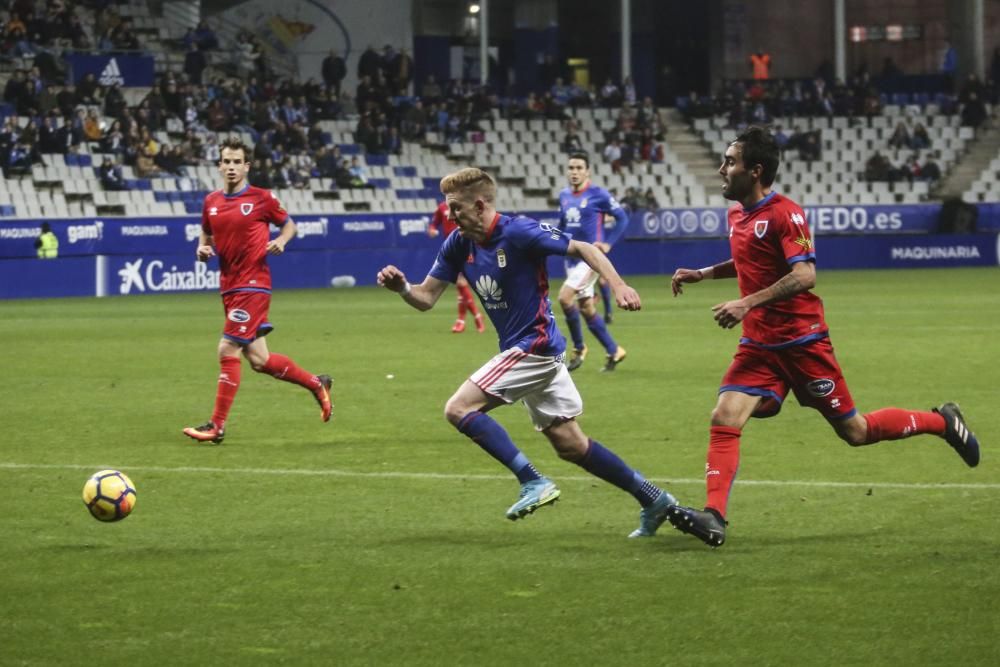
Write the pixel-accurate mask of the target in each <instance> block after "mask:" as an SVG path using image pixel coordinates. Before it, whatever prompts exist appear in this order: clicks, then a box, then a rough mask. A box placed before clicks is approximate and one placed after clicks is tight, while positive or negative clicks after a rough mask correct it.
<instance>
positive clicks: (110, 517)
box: [83, 470, 135, 521]
mask: <svg viewBox="0 0 1000 667" xmlns="http://www.w3.org/2000/svg"><path fill="white" fill-rule="evenodd" d="M83 504H84V505H86V506H87V509H88V510H90V513H91V514H92V515H93V517H94V518H95V519H97V520H98V521H121V520H122V519H124V518H125V517H127V516H128V515H129V513H131V512H132V509H133V508H134V507H135V485H134V484H132V480H130V479H129V478H128V477H127V476H126V475H125V473H122V472H118V471H117V470H101V471H100V472H95V473H94V474H93V475H92V476H91V477H90V479H88V480H87V483H86V484H84V485H83Z"/></svg>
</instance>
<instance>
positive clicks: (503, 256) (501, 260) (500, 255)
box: [497, 248, 507, 269]
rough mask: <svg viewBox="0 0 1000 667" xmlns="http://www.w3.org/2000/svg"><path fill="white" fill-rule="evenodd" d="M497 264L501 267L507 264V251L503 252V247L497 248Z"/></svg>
mask: <svg viewBox="0 0 1000 667" xmlns="http://www.w3.org/2000/svg"><path fill="white" fill-rule="evenodd" d="M497 266H499V267H500V268H501V269H502V268H504V267H505V266H507V253H506V252H504V250H503V248H500V249H499V250H497Z"/></svg>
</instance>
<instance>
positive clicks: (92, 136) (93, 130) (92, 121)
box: [83, 109, 104, 141]
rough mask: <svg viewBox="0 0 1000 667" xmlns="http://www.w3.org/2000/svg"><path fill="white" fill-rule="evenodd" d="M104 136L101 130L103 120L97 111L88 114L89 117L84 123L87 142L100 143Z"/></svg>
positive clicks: (92, 110) (93, 110)
mask: <svg viewBox="0 0 1000 667" xmlns="http://www.w3.org/2000/svg"><path fill="white" fill-rule="evenodd" d="M103 136H104V131H103V130H102V129H101V119H100V117H99V116H98V115H97V110H96V109H91V110H90V111H88V112H87V117H86V118H85V119H84V121H83V137H84V139H85V140H86V141H100V140H101V138H103Z"/></svg>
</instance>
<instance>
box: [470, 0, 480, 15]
mask: <svg viewBox="0 0 1000 667" xmlns="http://www.w3.org/2000/svg"><path fill="white" fill-rule="evenodd" d="M469 13H470V14H478V13H479V3H477V2H474V3H472V4H471V5H469Z"/></svg>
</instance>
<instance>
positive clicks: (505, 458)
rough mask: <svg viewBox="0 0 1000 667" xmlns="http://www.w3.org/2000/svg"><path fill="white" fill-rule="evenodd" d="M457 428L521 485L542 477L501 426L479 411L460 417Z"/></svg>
mask: <svg viewBox="0 0 1000 667" xmlns="http://www.w3.org/2000/svg"><path fill="white" fill-rule="evenodd" d="M457 428H458V430H459V431H460V432H461V433H463V434H464V435H466V436H467V437H469V438H470V439H471V440H472V441H473V442H475V443H476V444H477V445H479V446H480V447H482V448H483V449H484V450H486V452H487V453H488V454H489V455H490V456H492V457H493V458H495V459H496V460H497V461H499V462H500V463H502V464H504V465H505V466H507V468H509V469H510V471H511V472H512V473H514V475H515V476H516V477H517V481H518V482H520V483H521V484H524V483H525V482H530V481H532V480H536V479H541V477H542V476H541V475H540V474H539V472H538V471H537V470H535V466H533V465H532V464H531V461H529V460H528V457H527V456H525V455H524V454H523V453H522V452H521V450H520V449H518V448H517V445H515V444H514V441H513V440H511V439H510V436H509V435H507V431H505V430H504V428H503V426H501V425H500V424H498V423H497V422H496V421H494V419H493V418H492V417H490V416H489V415H487V414H486V413H484V412H480V411H479V410H474V411H472V412H470V413H469V414H467V415H465V416H464V417H462V420H461V421H460V422H459V423H458V427H457Z"/></svg>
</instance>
